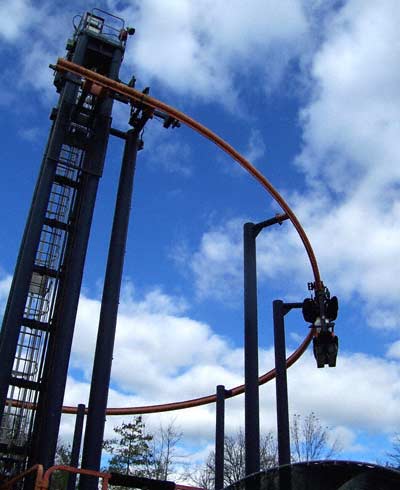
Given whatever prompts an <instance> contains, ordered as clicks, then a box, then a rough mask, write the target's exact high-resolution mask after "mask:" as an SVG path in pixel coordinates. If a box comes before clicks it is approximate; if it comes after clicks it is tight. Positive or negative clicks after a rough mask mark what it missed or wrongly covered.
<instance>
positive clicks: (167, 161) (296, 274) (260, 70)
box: [0, 0, 400, 461]
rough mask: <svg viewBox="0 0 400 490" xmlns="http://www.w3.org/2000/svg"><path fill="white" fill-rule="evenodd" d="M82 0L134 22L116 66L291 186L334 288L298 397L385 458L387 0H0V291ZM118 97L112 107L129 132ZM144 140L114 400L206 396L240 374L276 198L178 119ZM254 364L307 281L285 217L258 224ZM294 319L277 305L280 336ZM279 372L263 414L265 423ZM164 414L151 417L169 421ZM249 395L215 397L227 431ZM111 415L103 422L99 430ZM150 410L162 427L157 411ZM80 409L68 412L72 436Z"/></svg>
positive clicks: (391, 176) (203, 420) (397, 127)
mask: <svg viewBox="0 0 400 490" xmlns="http://www.w3.org/2000/svg"><path fill="white" fill-rule="evenodd" d="M93 6H98V7H101V8H105V9H106V10H108V11H110V12H113V13H115V14H117V15H120V16H121V17H123V18H124V19H125V20H126V21H127V23H128V24H129V25H131V26H134V27H135V28H136V34H135V36H133V37H132V38H130V39H129V41H128V47H127V52H126V55H125V60H124V64H123V69H122V71H121V79H123V80H124V81H128V80H129V79H130V77H131V75H132V74H135V76H136V78H137V80H138V82H137V87H138V88H144V87H145V86H150V87H151V92H150V93H151V95H153V96H155V97H157V98H159V99H161V100H163V101H165V102H167V103H168V104H170V105H172V106H176V107H177V108H179V109H180V110H183V111H185V112H186V113H188V114H189V115H191V116H192V117H194V118H196V119H198V120H199V121H200V122H202V123H203V124H205V125H206V126H209V127H210V128H211V129H212V130H213V131H215V132H216V133H218V134H219V135H220V136H222V137H223V138H224V139H226V140H227V141H228V142H229V143H231V144H232V145H233V146H234V147H235V148H236V149H238V150H239V151H240V152H242V153H243V154H244V155H245V156H246V157H247V158H248V159H249V160H250V161H251V162H252V163H253V164H254V165H255V166H256V167H257V168H259V169H260V170H261V171H262V172H263V173H264V174H265V175H266V176H267V178H268V179H269V180H270V181H271V182H272V183H273V184H274V185H275V186H276V187H277V188H278V189H279V191H280V192H281V193H282V195H283V196H284V197H285V198H286V199H287V201H288V202H289V204H290V205H291V206H292V208H293V209H294V211H295V212H296V214H297V215H298V217H299V218H300V220H301V222H302V224H303V226H304V227H305V229H306V231H307V232H308V234H309V237H310V240H311V242H312V244H313V246H314V249H315V253H316V256H317V258H318V260H319V264H320V269H321V274H322V278H323V280H324V282H325V283H326V285H327V286H328V287H329V288H330V290H331V292H332V293H333V294H336V295H338V297H339V300H340V316H339V318H338V321H337V333H338V335H339V338H340V356H339V358H338V366H337V368H336V369H324V370H317V368H316V366H315V362H314V360H313V357H312V354H311V353H310V352H309V353H307V354H306V355H305V356H304V358H303V359H302V360H301V361H300V362H299V363H298V364H296V365H295V366H294V367H293V368H292V369H291V370H290V372H289V388H290V410H291V412H292V413H301V414H307V413H309V412H310V411H312V410H313V411H314V412H315V413H316V415H317V416H318V417H319V418H320V419H321V421H322V422H323V423H324V424H326V425H327V426H329V427H331V428H332V431H333V433H334V434H336V435H337V436H338V437H339V438H340V439H341V441H342V445H343V454H342V456H344V457H349V458H352V459H357V460H371V461H375V460H379V461H382V460H384V459H385V451H387V450H388V449H389V448H390V438H391V437H392V436H393V434H394V433H395V432H396V431H398V430H399V423H400V415H399V413H400V412H399V410H398V407H399V405H400V383H399V381H398V380H399V373H400V336H399V333H398V332H399V329H398V327H399V323H400V322H399V313H400V311H399V306H398V297H399V293H400V286H399V281H398V280H397V278H398V277H399V276H400V265H399V264H400V262H399V260H398V246H397V244H398V243H399V239H400V201H399V197H398V187H399V183H400V182H399V179H400V171H399V165H398V159H399V155H400V122H399V121H400V118H399V116H400V114H399V107H400V105H399V102H400V89H399V87H400V83H399V81H400V80H399V77H400V75H399V70H398V66H399V62H400V45H399V41H398V34H397V28H398V24H399V21H400V5H399V3H398V2H397V1H396V0H392V1H390V0H382V1H380V2H373V1H372V0H371V1H370V0H367V1H366V0H348V1H341V2H335V1H327V2H323V1H320V0H308V1H306V0H303V1H301V0H280V1H277V0H276V1H275V0H268V1H266V2H265V1H261V0H260V1H259V0H252V1H250V2H240V1H231V2H227V1H222V0H220V1H215V0H214V1H208V0H201V1H198V2H190V1H188V0H180V1H178V0H173V1H172V0H171V1H169V2H165V1H162V0H146V1H142V2H139V1H137V2H133V1H132V2H119V1H111V0H110V1H108V2H98V3H97V4H96V5H95V4H91V3H88V4H86V5H85V4H84V3H82V2H74V1H71V2H68V6H66V5H65V2H49V1H45V0H43V1H36V2H30V1H28V0H16V1H13V2H5V1H3V0H0V12H1V16H0V57H1V63H2V67H3V70H2V72H1V74H0V107H1V110H2V117H1V120H0V128H1V145H0V155H1V160H2V162H3V178H2V179H1V181H0V196H1V202H2V206H1V207H0V219H1V222H2V223H3V234H2V239H1V241H0V274H1V275H0V297H1V301H2V305H3V306H4V302H5V300H6V297H7V290H8V287H9V283H10V277H11V275H12V271H13V267H14V264H15V260H16V256H17V251H18V246H19V242H20V239H21V235H22V231H23V226H24V223H25V219H26V215H27V212H28V209H29V205H30V200H31V196H32V192H33V187H34V183H35V180H36V176H37V173H38V169H39V165H40V161H41V157H42V152H43V149H44V146H45V143H46V139H47V134H48V129H49V119H48V115H49V113H50V110H51V108H52V107H53V105H54V104H55V102H56V94H55V89H54V87H53V86H52V73H51V71H50V70H49V68H48V65H49V63H54V62H55V61H56V59H57V57H59V56H62V55H63V54H64V45H65V41H66V40H67V38H68V37H69V36H70V35H71V33H72V17H73V16H74V15H75V14H77V13H82V12H83V11H84V10H86V9H90V8H92V7H93ZM127 119H128V114H127V110H126V107H123V106H122V107H121V106H117V105H116V106H115V107H114V122H113V125H114V127H117V128H120V129H125V128H126V127H127V126H126V122H127ZM144 141H145V148H144V150H143V151H142V152H141V153H140V154H139V157H138V166H137V173H136V177H135V191H134V198H133V199H134V200H133V207H132V217H131V226H130V232H129V241H128V247H127V254H126V262H125V276H124V288H123V295H122V298H121V306H120V316H119V322H118V334H117V340H116V350H115V355H114V364H113V380H112V390H111V392H110V401H109V404H110V405H111V406H127V405H139V404H146V403H159V402H163V401H165V402H166V401H173V400H180V399H186V398H190V397H193V396H201V395H203V394H208V393H211V392H213V391H214V389H215V386H216V385H217V384H221V383H222V384H225V385H226V386H227V387H231V386H235V385H237V384H241V382H242V379H243V349H242V347H243V332H242V331H243V308H242V303H243V299H242V287H243V286H242V243H241V237H242V225H243V224H244V223H245V222H246V221H254V222H257V221H261V220H264V219H267V218H269V217H271V216H273V215H274V214H275V213H276V212H277V211H278V208H277V206H276V205H275V204H274V203H273V202H272V200H271V199H270V198H269V197H268V196H267V195H266V193H265V192H264V191H263V190H262V189H261V188H260V187H259V186H258V185H257V184H256V183H255V182H254V181H253V180H252V179H250V178H249V177H248V176H247V175H246V174H245V173H244V172H243V171H242V170H241V169H240V168H239V167H238V166H237V165H236V164H235V163H233V162H231V161H230V160H228V158H227V157H226V156H224V155H223V154H222V153H221V152H219V151H218V150H217V149H216V148H214V147H213V146H212V145H211V144H210V143H209V142H208V141H203V140H202V139H201V138H200V137H199V136H198V135H196V134H193V133H191V132H190V130H189V129H187V128H185V127H182V128H180V129H174V130H170V129H169V130H166V129H164V128H162V126H161V124H160V123H159V122H157V121H152V122H151V123H149V124H148V126H147V127H146V131H145V134H144ZM121 155H122V146H121V142H120V141H115V140H112V141H111V143H110V146H109V150H108V154H107V160H106V166H105V172H104V176H103V178H102V181H101V185H100V190H99V195H98V201H97V206H96V211H95V218H94V223H93V231H92V236H91V241H90V245H89V251H88V259H87V264H86V270H85V276H84V283H83V289H82V297H81V303H80V308H79V314H78V321H77V329H76V335H75V340H74V351H73V356H72V359H71V370H70V376H69V384H68V389H67V393H66V399H65V402H66V403H68V404H77V403H80V402H86V400H87V393H88V382H89V381H90V374H91V363H92V349H93V345H94V342H95V331H96V326H97V318H98V312H99V298H100V295H101V285H102V278H103V276H104V270H105V261H106V254H107V247H108V237H109V233H110V225H111V219H112V209H113V206H114V199H115V190H116V185H117V179H118V171H119V165H120V158H121ZM258 268H259V270H258V273H259V302H260V304H259V310H260V311H259V313H260V320H259V323H260V347H261V351H260V371H261V372H263V371H266V370H268V369H270V368H271V367H272V358H273V353H272V350H271V345H272V327H271V308H270V305H271V302H272V300H274V299H278V298H281V299H284V300H290V301H293V300H294V301H301V300H303V299H304V298H305V297H307V295H308V291H307V282H308V281H311V280H312V274H311V269H310V266H309V264H308V262H307V259H306V255H305V253H304V250H303V248H302V246H301V244H300V241H299V239H298V237H297V235H296V234H295V233H294V231H293V229H292V228H291V226H290V225H289V224H288V223H285V224H283V225H282V226H281V227H275V228H273V229H269V230H268V231H264V232H263V233H262V235H260V237H259V238H258ZM305 334H306V326H305V325H304V322H303V321H302V319H301V317H300V315H298V314H297V313H295V312H293V313H292V314H291V315H290V316H289V317H288V323H287V338H288V349H289V350H292V349H294V348H295V347H296V345H297V344H298V342H299V340H300V339H301V338H302V337H304V336H305ZM274 403H275V402H274V385H273V384H269V385H267V386H264V387H263V388H262V389H261V421H262V427H263V429H264V430H274V428H275V415H274ZM213 410H214V409H213V407H212V406H211V407H203V408H199V409H196V410H194V411H192V412H190V411H186V412H181V413H176V414H174V417H176V423H177V425H179V426H180V427H181V429H182V430H183V432H184V434H185V444H186V445H187V447H191V448H195V450H196V451H198V453H199V455H201V454H203V453H204V451H206V450H207V448H208V447H209V446H210V445H212V443H213V425H214V411H213ZM169 417H170V415H168V416H167V415H166V416H164V417H161V418H163V419H165V420H168V418H169ZM242 421H243V398H239V399H236V400H232V401H230V402H229V403H228V407H227V430H228V431H234V430H235V429H237V428H238V427H239V426H240V425H242ZM118 422H119V421H118V420H109V421H108V425H107V431H108V434H109V433H110V430H111V428H112V426H113V425H115V424H116V423H118ZM148 423H149V424H150V425H151V424H154V425H157V424H158V423H159V416H157V417H156V416H151V417H149V419H148ZM72 424H73V420H72V419H71V418H68V417H65V418H64V419H63V424H62V430H63V434H64V437H69V436H70V434H71V432H72Z"/></svg>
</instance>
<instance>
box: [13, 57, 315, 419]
mask: <svg viewBox="0 0 400 490" xmlns="http://www.w3.org/2000/svg"><path fill="white" fill-rule="evenodd" d="M54 68H55V69H56V70H59V71H67V72H71V73H74V74H76V75H79V76H80V77H82V78H84V79H86V80H87V81H89V82H92V83H94V84H96V85H98V86H100V87H102V88H103V89H106V90H108V91H111V93H118V94H120V95H123V96H125V97H127V98H128V99H129V100H133V101H135V102H136V103H140V104H143V105H145V106H148V107H152V108H155V109H160V110H162V111H163V112H166V113H167V114H169V115H170V116H171V117H173V118H175V119H178V120H179V121H181V122H182V123H184V124H186V125H187V126H188V127H190V128H192V129H194V130H195V131H197V132H198V133H200V134H201V135H202V136H204V137H205V138H207V139H209V140H211V141H212V142H213V143H215V144H216V145H217V146H218V147H220V148H221V149H222V150H223V151H225V152H226V153H227V154H228V155H230V156H231V157H232V158H233V159H234V160H236V161H237V162H238V163H239V164H240V165H241V166H242V167H243V168H245V169H246V170H247V172H249V173H250V174H251V175H252V176H253V177H254V178H255V179H256V180H257V181H258V182H259V183H260V184H261V185H262V186H263V187H264V188H265V189H266V190H267V191H268V192H269V194H270V195H271V196H272V197H273V198H274V199H275V200H276V202H277V203H278V204H279V205H280V206H281V208H282V209H283V210H284V211H285V214H286V215H287V216H288V218H289V219H290V221H291V222H292V224H293V225H294V227H295V229H296V230H297V232H298V234H299V236H300V238H301V240H302V242H303V244H304V247H305V249H306V251H307V254H308V257H309V260H310V264H311V267H312V270H313V274H314V280H315V288H316V289H317V290H321V289H322V288H323V283H322V281H321V277H320V273H319V269H318V264H317V260H316V257H315V254H314V251H313V249H312V247H311V244H310V242H309V240H308V237H307V235H306V233H305V231H304V229H303V227H302V226H301V224H300V222H299V221H298V219H297V217H296V216H295V214H294V212H293V211H292V209H291V208H290V207H289V205H288V204H287V203H286V201H285V200H284V199H283V197H282V196H281V195H280V194H279V192H278V191H277V190H276V189H275V188H274V187H273V186H272V184H271V183H270V182H269V181H268V180H267V179H266V177H264V176H263V175H262V174H261V172H260V171H259V170H257V169H256V168H255V167H254V166H253V165H251V163H250V162H248V161H247V160H246V159H245V158H244V157H243V156H242V155H240V154H239V152H237V151H236V150H235V149H234V148H233V147H232V146H230V145H229V144H228V143H227V142H225V141H224V140H223V139H222V138H220V137H219V136H218V135H216V134H215V133H213V132H212V131H211V130H210V129H208V128H206V127H205V126H203V125H202V124H200V123H198V122H197V121H195V120H194V119H192V118H191V117H189V116H187V115H186V114H184V113H182V112H180V111H178V110H177V109H174V108H173V107H170V106H168V105H167V104H165V103H164V102H161V101H159V100H157V99H155V98H153V97H150V96H148V95H145V94H143V93H142V92H139V91H138V90H135V89H134V88H132V87H128V86H127V85H125V84H123V83H120V82H116V81H115V80H111V79H109V78H107V77H105V76H103V75H100V74H98V73H96V72H93V71H91V70H88V69H87V68H84V67H82V66H80V65H76V64H75V63H72V62H70V61H67V60H65V59H63V58H59V59H58V61H57V65H56V66H55V67H54ZM97 88H99V87H97ZM280 216H281V217H283V216H285V215H280ZM313 336H314V329H312V330H310V332H309V333H308V335H307V336H306V337H305V339H304V340H303V342H302V343H301V344H300V345H299V346H298V347H297V349H296V350H295V351H294V352H293V353H292V354H291V355H290V356H289V357H288V358H287V360H286V365H287V367H290V366H292V365H293V364H294V363H295V362H296V361H297V360H298V359H299V358H300V357H301V356H302V355H303V354H304V352H305V351H306V349H307V347H308V346H309V344H310V342H311V340H312V338H313ZM275 377H276V371H275V369H271V370H270V371H268V372H267V373H265V374H264V375H262V376H260V378H259V384H260V385H262V384H264V383H267V382H268V381H271V380H272V379H274V378H275ZM244 391H245V386H244V385H240V386H236V387H234V388H231V389H230V390H228V391H227V396H226V397H227V398H231V397H233V396H236V395H240V394H242V393H244ZM215 401H216V395H215V394H212V395H207V396H203V397H200V398H193V399H190V400H184V401H180V402H172V403H163V404H158V405H146V406H141V407H121V408H107V411H106V414H107V415H135V414H147V413H157V412H167V411H172V410H181V409H184V408H191V407H198V406H200V405H207V404H210V403H215ZM9 403H12V404H13V405H14V406H19V403H18V402H17V401H13V400H9ZM25 406H26V408H32V409H33V408H35V405H34V404H26V405H25ZM76 412H77V408H76V407H72V406H64V407H63V413H68V414H75V413H76Z"/></svg>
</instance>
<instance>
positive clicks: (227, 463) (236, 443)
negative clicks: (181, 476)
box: [187, 429, 277, 489]
mask: <svg viewBox="0 0 400 490" xmlns="http://www.w3.org/2000/svg"><path fill="white" fill-rule="evenodd" d="M276 465H277V445H276V440H275V437H274V435H273V434H272V432H268V433H267V434H264V435H263V436H261V439H260V466H261V469H262V470H266V469H268V468H272V467H274V466H276ZM187 476H188V477H189V479H190V480H191V481H193V483H194V484H196V485H198V486H200V487H202V488H206V489H213V488H214V477H215V454H214V451H211V452H210V453H209V455H208V456H207V459H206V461H205V464H204V465H203V466H201V467H198V468H195V469H194V471H191V470H189V474H188V475H187ZM244 476H245V438H244V433H243V431H242V430H241V429H240V430H239V431H238V432H237V433H236V434H234V435H232V436H226V437H225V443H224V485H225V486H226V485H230V484H232V483H235V482H236V481H238V480H240V479H241V478H244Z"/></svg>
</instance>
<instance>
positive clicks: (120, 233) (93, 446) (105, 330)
mask: <svg viewBox="0 0 400 490" xmlns="http://www.w3.org/2000/svg"><path fill="white" fill-rule="evenodd" d="M137 147H138V135H137V133H136V132H135V131H133V130H130V131H128V133H127V139H126V142H125V149H124V156H123V161H122V167H121V174H120V180H119V185H118V193H117V200H116V205H115V213H114V221H113V226H112V232H111V240H110V246H109V251H108V260H107V268H106V275H105V280H104V288H103V297H102V301H101V310H100V320H99V329H98V334H97V344H96V352H95V358H94V364H93V373H92V382H91V388H90V397H89V407H88V417H87V422H86V431H85V439H84V446H83V454H82V467H84V468H86V469H91V470H99V469H100V460H101V450H102V442H103V435H104V424H105V415H106V408H107V400H108V389H109V384H110V376H111V365H112V357H113V350H114V340H115V330H116V324H117V313H118V304H119V296H120V289H121V280H122V272H123V265H124V256H125V247H126V239H127V234H128V225H129V215H130V208H131V201H132V193H133V180H134V175H135V166H136V155H137ZM97 480H98V479H97V478H93V477H84V476H83V475H82V477H81V480H80V481H81V482H80V488H81V490H97Z"/></svg>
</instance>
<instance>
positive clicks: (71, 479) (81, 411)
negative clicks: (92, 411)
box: [67, 403, 85, 490]
mask: <svg viewBox="0 0 400 490" xmlns="http://www.w3.org/2000/svg"><path fill="white" fill-rule="evenodd" d="M84 420H85V405H83V404H82V403H80V404H79V405H78V411H77V412H76V419H75V430H74V438H73V441H72V449H71V458H70V463H69V465H70V466H73V467H74V468H78V467H79V453H80V451H81V443H82V432H83V422H84ZM75 484H76V474H75V473H70V474H69V476H68V485H67V490H74V489H75Z"/></svg>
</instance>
